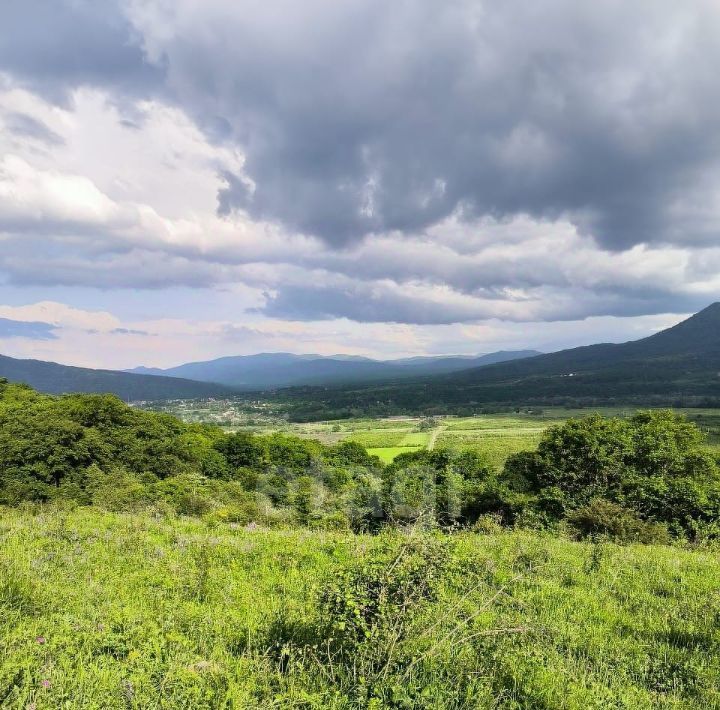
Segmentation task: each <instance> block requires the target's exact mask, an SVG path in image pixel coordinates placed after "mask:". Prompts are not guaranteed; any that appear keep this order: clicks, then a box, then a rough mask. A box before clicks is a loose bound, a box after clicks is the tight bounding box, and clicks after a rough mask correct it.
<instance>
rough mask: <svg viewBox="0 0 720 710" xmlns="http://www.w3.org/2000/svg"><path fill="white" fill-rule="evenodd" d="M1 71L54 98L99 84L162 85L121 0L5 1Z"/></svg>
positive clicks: (0, 14)
mask: <svg viewBox="0 0 720 710" xmlns="http://www.w3.org/2000/svg"><path fill="white" fill-rule="evenodd" d="M0 27H2V31H0V71H4V72H7V73H9V74H10V75H12V76H13V77H14V78H15V79H17V80H19V81H21V82H22V83H23V84H25V85H26V86H28V87H30V88H32V89H33V90H35V91H38V92H40V93H41V94H43V95H44V96H46V97H47V98H50V99H51V100H54V101H59V102H65V101H66V100H67V95H68V94H67V92H68V90H70V89H72V88H74V87H77V86H85V85H88V86H99V87H103V88H107V89H111V90H116V91H119V92H121V93H127V94H131V95H137V94H138V93H145V92H148V91H150V90H151V89H153V88H155V89H157V88H158V87H159V86H160V83H159V82H160V80H161V78H162V69H161V68H160V67H159V66H158V65H157V64H156V65H155V66H152V65H150V64H149V63H148V62H146V61H145V57H144V54H143V51H142V47H141V43H140V36H139V35H138V33H137V32H136V31H135V30H134V29H133V27H132V25H131V24H130V22H129V21H128V19H127V17H126V15H125V13H124V12H123V10H122V8H121V7H120V5H119V3H117V2H114V1H108V2H105V1H103V2H96V1H95V0H5V2H3V3H1V4H0Z"/></svg>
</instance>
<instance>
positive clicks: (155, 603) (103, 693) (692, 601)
mask: <svg viewBox="0 0 720 710" xmlns="http://www.w3.org/2000/svg"><path fill="white" fill-rule="evenodd" d="M405 539H406V538H404V537H403V536H402V535H400V534H384V535H381V536H378V537H367V536H353V535H351V534H349V533H342V532H336V533H333V532H311V531H307V530H274V531H267V530H261V529H256V530H246V529H241V528H237V527H232V526H216V527H209V526H208V525H207V524H205V523H203V522H201V521H190V520H162V519H157V518H154V517H150V516H141V515H137V516H130V515H119V514H107V513H102V512H98V511H91V510H78V511H76V512H71V513H65V512H53V511H51V510H45V511H40V512H39V513H37V514H33V513H32V512H30V511H25V512H23V511H18V510H2V511H0V569H2V570H3V575H2V580H0V606H1V607H2V608H1V609H0V707H3V708H5V707H7V708H28V707H33V708H37V709H38V710H41V709H45V708H48V709H50V708H52V709H55V708H83V710H94V709H100V708H102V709H108V710H110V709H114V708H118V709H120V708H173V709H175V708H188V709H189V708H193V709H194V708H278V709H280V708H338V709H340V708H355V707H357V708H360V707H374V708H386V707H398V708H400V707H408V708H427V709H428V710H429V709H430V708H433V709H434V708H440V709H443V708H453V709H458V710H459V709H460V708H498V707H500V708H547V709H550V708H559V709H562V708H567V709H573V708H580V709H582V710H586V709H590V708H598V709H600V708H647V709H648V710H649V709H650V708H661V709H662V708H667V709H670V708H673V709H679V708H687V709H691V708H699V707H702V708H718V707H720V692H719V678H720V611H719V607H718V598H719V595H720V569H719V567H718V565H717V557H716V555H715V554H713V553H711V552H710V551H703V550H696V551H691V550H683V549H679V548H674V547H642V546H631V547H618V546H615V545H605V544H603V545H593V544H590V543H577V542H571V541H569V540H566V539H563V538H560V537H551V536H549V535H535V534H531V533H526V532H491V534H486V535H476V534H470V533H463V534H459V535H455V536H450V537H446V538H444V540H443V541H442V543H441V541H440V540H439V539H438V538H434V537H432V536H430V535H428V534H420V537H419V539H420V540H421V541H422V542H423V544H426V545H431V544H432V545H440V544H442V545H443V546H445V547H443V548H442V549H444V550H445V553H444V554H443V555H442V560H441V561H442V564H443V565H444V567H443V570H444V571H442V572H441V573H438V576H437V578H436V580H435V581H436V582H437V585H438V586H437V592H436V593H435V594H433V595H432V596H429V597H428V599H427V602H426V604H425V606H419V607H418V611H417V613H416V614H415V615H414V617H413V621H412V624H409V625H408V627H407V629H405V631H404V632H402V633H401V632H399V631H397V629H398V628H400V627H398V626H397V625H396V624H395V623H394V622H393V619H392V618H391V619H389V625H388V626H387V634H384V635H379V636H377V637H373V639H372V644H368V643H365V642H364V641H363V640H362V639H360V640H359V641H357V642H355V643H356V645H357V648H358V649H359V650H358V652H357V654H356V655H353V656H348V657H344V656H342V657H341V656H336V657H335V659H336V663H335V664H330V663H328V662H327V658H328V657H327V652H326V649H325V648H324V646H323V643H325V642H323V641H322V639H326V638H329V637H327V636H323V633H325V632H324V631H322V630H323V629H325V628H326V625H327V622H328V619H324V618H323V617H322V614H321V612H320V611H319V609H318V594H319V591H320V590H321V589H323V588H324V587H325V586H326V585H328V584H330V585H331V587H330V589H333V590H340V592H342V590H343V589H344V587H343V586H342V585H343V584H344V582H343V579H345V577H344V576H343V570H345V569H348V568H351V567H352V566H353V565H356V564H358V561H359V563H363V561H368V560H371V559H375V560H377V559H378V558H377V555H376V551H378V550H379V549H381V548H382V549H387V550H390V552H391V557H392V555H393V554H395V552H393V550H395V551H397V550H400V549H402V546H403V545H404V544H405V542H404V540H405ZM368 569H372V568H368ZM8 580H10V581H8ZM348 593H349V592H348ZM408 618H409V617H408ZM330 620H332V619H330ZM398 620H399V619H398ZM382 628H386V627H382ZM393 629H395V630H396V631H393ZM332 633H333V634H335V635H336V636H337V635H339V636H341V637H342V636H343V631H342V630H341V627H340V626H336V627H335V631H333V632H332ZM327 643H330V641H327ZM358 644H359V645H358ZM369 646H372V648H369ZM353 648H354V647H353ZM376 649H379V650H378V653H376V655H375V656H372V657H373V658H382V659H385V658H387V659H388V662H387V663H383V664H381V665H375V666H372V665H367V666H361V668H362V667H367V668H369V669H370V670H371V671H372V675H367V676H365V675H362V676H361V675H358V674H357V673H355V672H354V671H353V664H354V663H355V662H357V663H361V662H366V661H367V658H368V657H369V656H368V654H369V653H370V652H371V651H373V652H374V651H375V650H376ZM343 658H344V659H345V660H344V661H343V660H342V659H343ZM363 659H365V660H363ZM373 669H374V670H373ZM363 672H365V671H363ZM373 697H374V698H375V699H373Z"/></svg>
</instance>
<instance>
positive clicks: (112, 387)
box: [0, 355, 236, 400]
mask: <svg viewBox="0 0 720 710" xmlns="http://www.w3.org/2000/svg"><path fill="white" fill-rule="evenodd" d="M0 377H4V378H6V379H7V380H10V381H11V382H24V383H25V384H28V385H30V386H31V387H34V388H35V389H37V390H40V391H41V392H48V393H50V394H61V393H64V392H104V393H111V394H115V395H117V396H118V397H122V399H124V400H149V399H193V398H196V397H223V396H229V395H233V394H236V393H235V391H234V390H232V389H230V388H229V387H224V386H222V385H216V384H209V383H205V382H194V381H193V380H184V379H181V378H179V377H156V376H153V375H135V374H130V373H127V372H116V371H114V370H92V369H90V368H85V367H72V366H70V365H60V364H58V363H56V362H44V361H42V360H19V359H16V358H12V357H7V356H6V355H0Z"/></svg>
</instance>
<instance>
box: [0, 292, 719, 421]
mask: <svg viewBox="0 0 720 710" xmlns="http://www.w3.org/2000/svg"><path fill="white" fill-rule="evenodd" d="M0 377H5V378H7V379H9V380H14V381H23V382H27V383H28V384H30V385H32V386H33V387H35V388H36V389H39V390H41V391H45V392H53V393H56V392H68V391H78V392H113V393H115V394H117V395H119V396H121V397H123V398H124V399H128V400H140V399H144V400H149V399H180V398H187V399H189V398H201V397H227V396H233V395H237V394H240V393H241V392H243V391H245V392H248V391H258V390H264V392H263V393H262V394H258V395H257V396H259V397H266V398H268V399H273V400H275V401H278V400H279V401H283V402H285V403H286V404H287V406H288V408H289V409H290V411H291V414H292V415H293V416H297V417H305V418H310V417H312V418H330V417H331V416H347V415H348V413H355V412H358V413H359V412H362V413H377V414H382V413H395V412H401V411H426V412H433V411H435V412H441V411H444V412H452V411H461V410H468V411H472V410H475V409H477V408H479V407H485V406H488V405H490V406H497V405H503V406H517V405H534V404H577V405H588V404H613V403H639V404H656V403H657V404H686V405H697V404H706V405H708V406H720V303H714V304H712V305H711V306H708V307H707V308H705V309H704V310H702V311H700V312H699V313H697V314H696V315H694V316H692V317H691V318H689V319H687V320H685V321H683V322H682V323H679V324H677V325H675V326H673V327H672V328H668V329H667V330H664V331H661V332H659V333H656V334H654V335H651V336H649V337H647V338H642V339H640V340H635V341H630V342H627V343H620V344H612V343H601V344H598V345H590V346H585V347H580V348H571V349H568V350H561V351H559V352H555V353H549V354H544V355H543V354H537V353H536V351H528V350H525V351H515V352H513V351H511V352H499V353H492V354H489V355H482V356H477V357H418V358H406V359H402V360H387V361H382V360H371V359H368V358H361V357H355V356H347V355H335V356H320V355H292V354H288V353H261V354H258V355H249V356H237V357H226V358H219V359H217V360H210V361H206V362H193V363H187V364H185V365H179V366H177V367H173V368H169V369H166V370H157V369H150V368H136V369H135V370H133V371H129V372H118V371H112V370H92V369H88V368H78V367H70V366H67V365H60V364H57V363H50V362H43V361H39V360H18V359H15V358H10V357H6V356H0Z"/></svg>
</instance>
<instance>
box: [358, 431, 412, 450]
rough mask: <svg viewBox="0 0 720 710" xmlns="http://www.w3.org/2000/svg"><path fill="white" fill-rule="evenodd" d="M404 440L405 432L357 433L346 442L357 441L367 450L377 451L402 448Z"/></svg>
mask: <svg viewBox="0 0 720 710" xmlns="http://www.w3.org/2000/svg"><path fill="white" fill-rule="evenodd" d="M404 438H405V432H404V431H356V432H353V433H352V434H351V435H350V436H348V437H347V439H346V441H356V442H357V443H358V444H362V445H363V446H364V447H365V448H366V449H376V448H381V447H383V448H385V447H389V446H401V442H402V440H403V439H404Z"/></svg>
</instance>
